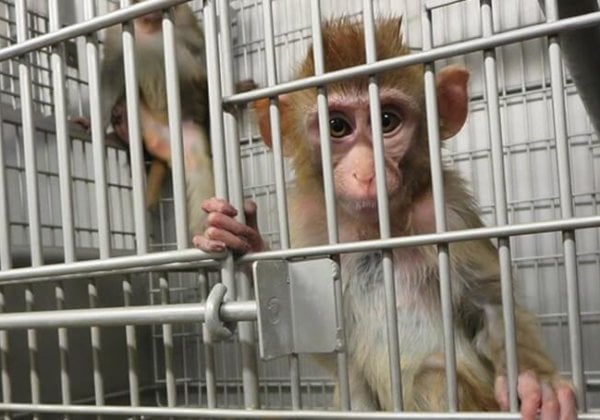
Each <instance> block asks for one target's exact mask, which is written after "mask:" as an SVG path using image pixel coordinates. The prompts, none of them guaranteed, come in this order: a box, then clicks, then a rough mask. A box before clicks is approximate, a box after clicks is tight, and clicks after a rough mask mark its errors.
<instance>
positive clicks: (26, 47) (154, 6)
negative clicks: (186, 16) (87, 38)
mask: <svg viewBox="0 0 600 420" xmlns="http://www.w3.org/2000/svg"><path fill="white" fill-rule="evenodd" d="M186 1H188V0H148V1H145V2H142V3H138V4H135V5H133V6H131V7H128V8H126V9H119V10H116V11H114V12H111V13H107V14H105V15H102V16H98V17H95V18H93V19H90V20H87V21H85V22H81V23H74V24H72V25H69V26H65V27H64V28H62V29H59V30H58V31H54V32H48V33H47V34H44V35H40V36H37V37H35V38H31V39H28V40H27V41H24V42H20V43H18V44H15V45H11V46H8V47H4V48H2V49H1V50H0V61H4V60H8V59H11V58H15V57H18V56H21V55H24V54H27V53H29V52H32V51H34V50H38V49H40V48H44V47H48V46H50V45H53V44H58V43H59V42H62V41H66V40H68V39H71V38H75V37H78V36H82V35H87V34H90V33H92V32H94V31H97V30H99V29H103V28H106V27H107V26H112V25H117V24H119V23H122V22H126V21H128V20H131V19H135V18H136V17H139V16H143V15H146V14H148V13H151V12H154V11H156V10H162V9H166V8H168V7H172V6H176V5H178V4H181V3H185V2H186Z"/></svg>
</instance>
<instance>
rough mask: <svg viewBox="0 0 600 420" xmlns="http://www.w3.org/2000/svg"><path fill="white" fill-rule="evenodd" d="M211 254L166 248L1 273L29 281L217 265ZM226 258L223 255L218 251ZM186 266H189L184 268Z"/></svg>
mask: <svg viewBox="0 0 600 420" xmlns="http://www.w3.org/2000/svg"><path fill="white" fill-rule="evenodd" d="M210 255H211V254H206V253H204V252H202V251H199V250H197V249H186V250H182V251H163V252H154V253H152V254H144V255H128V256H124V257H112V258H110V259H100V260H90V261H77V262H72V263H66V264H52V265H46V266H39V267H27V268H15V269H12V270H7V271H2V272H0V283H6V282H9V281H17V280H18V281H28V280H32V279H35V278H40V277H58V276H71V275H82V274H86V273H87V274H89V275H90V276H92V275H96V274H98V273H109V272H112V271H114V270H119V271H120V272H121V271H122V270H128V269H134V268H136V267H139V268H142V269H150V268H152V269H153V270H160V269H161V266H164V267H163V268H169V267H171V268H173V269H177V264H180V263H181V264H185V263H193V264H201V263H202V262H203V261H206V266H214V265H216V264H217V262H215V261H214V260H212V261H211V260H208V259H206V260H205V258H210ZM214 256H218V257H219V258H222V256H223V254H214ZM180 268H185V267H180Z"/></svg>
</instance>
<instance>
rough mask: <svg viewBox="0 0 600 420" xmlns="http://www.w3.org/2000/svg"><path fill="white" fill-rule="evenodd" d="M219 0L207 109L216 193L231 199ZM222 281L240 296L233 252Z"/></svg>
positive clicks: (207, 23) (210, 30) (213, 16)
mask: <svg viewBox="0 0 600 420" xmlns="http://www.w3.org/2000/svg"><path fill="white" fill-rule="evenodd" d="M215 1H216V0H207V1H205V2H204V36H205V40H206V77H207V80H208V102H209V103H208V109H209V113H210V140H211V146H212V147H211V151H212V155H213V174H214V177H215V194H216V196H217V197H221V198H223V199H225V200H228V199H229V191H228V188H227V162H226V157H225V143H224V127H223V95H222V93H221V66H220V57H219V49H218V45H219V37H218V33H217V28H218V22H217V11H216V6H215ZM221 281H222V282H223V284H224V285H225V286H226V287H227V293H226V295H225V299H226V300H234V299H235V298H236V296H237V291H236V284H235V283H236V282H235V274H234V264H233V255H232V254H231V253H229V255H228V256H227V257H226V258H225V259H224V260H223V263H222V267H221Z"/></svg>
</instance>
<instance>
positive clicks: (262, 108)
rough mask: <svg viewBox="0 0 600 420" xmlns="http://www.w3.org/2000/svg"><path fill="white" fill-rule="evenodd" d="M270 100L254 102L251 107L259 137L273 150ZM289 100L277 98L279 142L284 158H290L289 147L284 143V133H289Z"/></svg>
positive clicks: (284, 97) (282, 97)
mask: <svg viewBox="0 0 600 420" xmlns="http://www.w3.org/2000/svg"><path fill="white" fill-rule="evenodd" d="M270 103H271V100H270V99H269V98H263V99H259V100H257V101H254V103H253V107H254V111H255V112H256V118H257V120H258V128H259V130H260V135H261V137H262V139H263V141H264V142H265V144H266V145H267V147H269V148H270V149H271V148H273V139H272V138H271V117H270V116H269V105H270ZM289 107H290V106H289V99H288V97H287V95H281V96H279V115H280V127H281V133H282V135H281V138H282V139H281V141H282V142H283V145H282V147H283V154H284V156H290V153H289V152H290V151H289V146H287V144H286V142H285V137H286V136H285V135H284V133H289V125H290V124H289V122H288V121H289V118H290V116H289V112H290V111H291V110H290V109H289Z"/></svg>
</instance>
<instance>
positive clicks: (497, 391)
mask: <svg viewBox="0 0 600 420" xmlns="http://www.w3.org/2000/svg"><path fill="white" fill-rule="evenodd" d="M494 396H495V398H496V402H497V403H498V406H499V407H500V410H502V411H508V409H509V408H510V406H509V404H508V383H507V382H506V376H498V377H496V381H495V382H494Z"/></svg>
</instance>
